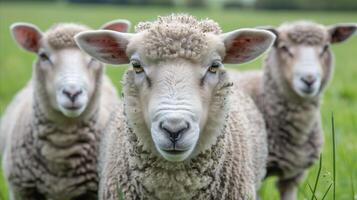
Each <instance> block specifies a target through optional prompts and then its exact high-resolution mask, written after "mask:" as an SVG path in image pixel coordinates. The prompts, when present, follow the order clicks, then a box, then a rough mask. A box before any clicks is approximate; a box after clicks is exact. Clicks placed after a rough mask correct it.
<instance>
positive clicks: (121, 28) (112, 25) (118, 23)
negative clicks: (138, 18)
mask: <svg viewBox="0 0 357 200" xmlns="http://www.w3.org/2000/svg"><path fill="white" fill-rule="evenodd" d="M100 29H103V30H112V31H117V32H122V33H127V32H128V31H129V29H130V22H129V21H128V20H125V19H118V20H113V21H110V22H108V23H106V24H104V25H103V26H102V27H101V28H100Z"/></svg>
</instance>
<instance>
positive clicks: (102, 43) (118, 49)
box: [74, 30, 132, 64]
mask: <svg viewBox="0 0 357 200" xmlns="http://www.w3.org/2000/svg"><path fill="white" fill-rule="evenodd" d="M131 35H132V34H129V33H120V32H115V31H109V30H100V31H85V32H82V33H78V34H77V35H76V36H75V37H74V39H75V41H76V43H77V45H78V46H79V48H80V49H82V50H83V51H84V52H86V53H88V54H89V55H90V56H92V57H94V58H96V59H98V60H100V61H102V62H104V63H108V64H125V63H129V58H128V56H127V55H126V47H127V45H128V43H129V39H130V37H131Z"/></svg>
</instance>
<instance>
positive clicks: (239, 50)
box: [226, 36, 263, 62]
mask: <svg viewBox="0 0 357 200" xmlns="http://www.w3.org/2000/svg"><path fill="white" fill-rule="evenodd" d="M261 42H263V38H261V37H251V36H241V37H237V38H235V39H234V40H233V41H232V44H231V46H230V48H229V50H228V51H227V56H226V59H234V60H239V61H242V62H243V61H245V60H248V59H250V58H251V57H254V54H252V51H254V47H255V46H256V45H257V44H259V43H261Z"/></svg>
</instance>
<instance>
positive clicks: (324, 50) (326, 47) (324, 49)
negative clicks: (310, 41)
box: [321, 44, 330, 56]
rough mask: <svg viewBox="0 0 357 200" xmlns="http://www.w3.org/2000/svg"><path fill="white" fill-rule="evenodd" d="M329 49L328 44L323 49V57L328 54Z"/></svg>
mask: <svg viewBox="0 0 357 200" xmlns="http://www.w3.org/2000/svg"><path fill="white" fill-rule="evenodd" d="M329 48H330V47H329V45H328V44H326V45H325V46H324V47H323V48H322V52H321V56H323V55H324V54H325V53H326V52H327V50H328V49H329Z"/></svg>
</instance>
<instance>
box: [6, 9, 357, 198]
mask: <svg viewBox="0 0 357 200" xmlns="http://www.w3.org/2000/svg"><path fill="white" fill-rule="evenodd" d="M171 12H188V13H190V14H193V15H195V16H197V17H200V18H205V17H210V18H212V19H214V20H216V21H217V22H219V24H220V25H221V26H222V28H223V29H224V31H230V30H234V29H236V28H239V27H255V26H261V25H275V26H276V25H278V24H280V23H282V22H284V21H292V20H297V19H310V20H314V21H317V22H320V23H323V24H334V23H339V22H357V13H352V12H351V13H349V12H321V11H319V12H307V11H269V12H268V11H259V12H257V11H244V10H227V11H213V10H202V9H186V8H170V7H144V6H142V7H131V6H129V7H124V6H113V5H71V4H65V3H57V4H47V3H41V4H33V3H25V2H22V3H0V112H1V113H3V111H4V109H5V108H6V105H7V104H8V103H9V102H10V101H11V99H12V97H13V96H14V94H15V93H16V92H17V91H18V90H19V89H20V88H22V87H23V86H24V85H25V84H26V82H27V81H28V80H29V79H30V77H31V71H32V67H31V66H32V62H33V60H34V59H35V55H32V54H30V53H27V52H24V51H22V50H20V49H19V48H18V47H17V46H16V44H15V43H14V41H13V40H12V39H11V37H10V34H9V26H10V25H11V24H12V23H14V22H18V21H23V22H30V23H34V24H36V25H37V26H38V27H40V28H41V29H42V30H46V29H47V28H48V27H49V26H51V25H52V24H53V23H56V22H81V23H84V24H87V25H89V26H91V27H93V28H96V27H100V26H101V25H102V24H104V23H105V22H107V21H109V20H113V19H116V18H126V19H129V20H130V21H131V22H132V24H136V23H137V22H139V21H141V20H150V19H154V18H156V16H157V15H165V14H169V13H171ZM333 51H334V52H335V58H336V69H335V74H334V79H333V81H332V82H331V84H330V86H329V88H328V89H327V90H326V92H325V95H324V101H323V104H322V113H321V114H322V122H323V128H324V131H325V145H324V149H323V152H322V155H323V158H324V160H323V163H321V169H320V170H319V164H318V163H317V164H316V165H315V166H314V167H312V168H311V169H310V172H309V174H308V175H307V177H306V179H305V181H304V182H303V183H302V184H301V186H300V188H299V199H311V195H314V196H316V198H317V199H323V198H324V199H329V200H330V199H339V200H340V199H350V200H351V199H357V196H356V194H355V191H357V190H356V189H357V188H356V184H353V181H355V180H357V156H356V155H357V145H356V143H357V86H356V85H357V80H356V77H357V62H356V55H357V37H354V38H352V39H350V40H349V41H348V42H346V43H344V44H340V45H335V46H333ZM261 61H262V60H261V59H258V60H256V61H254V62H251V63H249V64H245V65H241V66H240V67H237V68H239V69H242V70H246V69H257V68H260V66H261ZM124 71H125V67H108V70H107V72H108V74H109V75H110V77H111V78H112V80H113V81H114V83H115V84H116V86H117V88H118V90H120V89H121V85H120V80H121V77H122V74H123V72H124ZM332 111H334V119H333V120H334V123H332V125H335V127H334V129H333V130H334V134H333V135H332V134H330V133H331V112H332ZM333 138H334V140H332V139H333ZM332 141H334V143H332ZM334 147H336V148H334ZM332 155H335V156H332ZM333 161H334V162H333ZM5 162H6V161H5ZM333 163H336V165H334V164H333ZM319 171H320V172H319ZM318 172H319V173H318ZM318 174H319V178H318V185H317V184H316V185H315V183H316V177H317V175H318ZM274 181H275V179H274V178H269V179H268V180H267V181H266V182H265V183H264V185H263V187H262V190H261V195H262V199H277V197H278V194H277V192H276V190H275V184H274ZM331 184H333V185H331ZM309 185H310V187H311V185H312V186H313V187H314V188H316V189H314V188H312V190H313V191H314V190H315V192H314V193H312V192H313V191H312V192H311V191H310V189H309ZM331 187H332V190H331ZM0 191H1V194H2V195H0V198H1V196H4V197H5V196H6V195H7V190H6V186H5V183H4V181H2V180H1V179H0ZM326 191H329V192H328V193H326ZM334 196H335V197H334ZM313 198H315V197H313Z"/></svg>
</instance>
